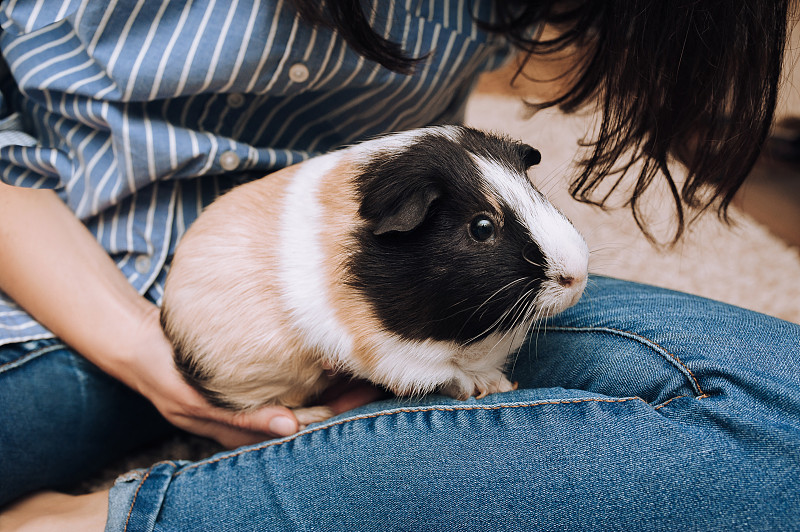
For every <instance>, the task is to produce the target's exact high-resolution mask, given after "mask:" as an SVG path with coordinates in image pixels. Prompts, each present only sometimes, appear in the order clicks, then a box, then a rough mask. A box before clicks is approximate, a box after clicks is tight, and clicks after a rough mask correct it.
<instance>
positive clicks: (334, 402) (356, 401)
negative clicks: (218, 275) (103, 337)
mask: <svg viewBox="0 0 800 532" xmlns="http://www.w3.org/2000/svg"><path fill="white" fill-rule="evenodd" d="M158 312H159V311H158V308H157V307H155V306H151V308H150V309H149V310H148V311H147V312H146V313H145V315H144V318H143V319H142V321H141V323H140V327H139V328H138V330H133V331H131V339H132V340H131V342H130V343H129V344H128V345H129V346H130V347H131V348H130V349H129V352H125V351H124V350H123V352H122V353H121V358H119V359H118V360H117V362H116V368H117V369H115V370H114V373H116V376H117V377H118V378H119V379H120V380H122V381H123V382H125V383H126V384H127V385H128V386H130V387H131V388H133V389H134V390H137V391H138V392H139V393H141V394H142V395H144V396H145V397H147V398H148V399H149V400H150V401H151V402H152V403H153V404H154V405H155V407H156V408H157V409H158V411H159V412H161V414H162V415H163V416H164V417H165V418H166V419H167V420H168V421H169V422H170V423H172V424H173V425H175V426H176V427H179V428H181V429H183V430H186V431H188V432H191V433H193V434H197V435H200V436H205V437H208V438H212V439H214V440H216V441H218V442H219V443H221V444H222V445H224V446H225V447H229V448H232V447H239V446H242V445H247V444H252V443H258V442H261V441H264V440H266V439H269V438H274V437H278V436H288V435H290V434H294V433H295V432H297V430H298V428H299V427H298V423H297V419H296V418H295V416H294V414H293V413H292V411H291V410H289V409H288V408H286V407H282V406H267V407H263V408H261V409H259V410H254V411H248V412H231V411H229V410H225V409H223V408H219V407H216V406H213V405H211V404H210V403H209V402H208V401H207V400H206V399H205V398H204V397H202V396H201V395H200V394H199V393H198V392H197V391H196V390H195V389H194V388H192V387H191V386H190V385H188V384H187V383H186V381H184V379H183V378H182V377H181V375H180V373H179V371H178V369H177V368H176V366H175V364H174V363H173V360H172V346H171V345H170V343H169V341H168V340H167V338H166V337H165V336H164V333H163V332H162V329H161V326H160V324H159V317H158ZM381 393H382V392H380V391H379V390H378V389H376V388H374V387H372V386H368V385H365V384H353V385H352V386H347V385H344V386H343V387H342V388H338V389H337V390H334V393H332V394H331V395H329V396H326V398H325V401H326V405H327V406H329V407H330V408H331V409H332V410H333V411H334V413H336V414H339V413H342V412H345V411H347V410H350V409H352V408H355V407H356V406H361V405H363V404H366V403H368V402H370V401H373V400H375V399H377V398H378V397H379V396H380V395H381Z"/></svg>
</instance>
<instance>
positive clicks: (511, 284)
mask: <svg viewBox="0 0 800 532" xmlns="http://www.w3.org/2000/svg"><path fill="white" fill-rule="evenodd" d="M525 280H526V278H525V277H520V278H519V279H516V280H514V281H511V282H509V283H507V284H506V285H505V286H503V287H501V288H500V289H498V290H496V291H495V292H494V293H493V294H492V295H490V296H489V297H488V298H486V300H485V301H484V302H483V303H481V304H480V305H478V306H477V307H475V309H474V310H473V312H472V314H471V315H470V316H469V318H467V319H466V320H465V321H464V325H463V326H462V328H461V330H460V331H459V334H460V333H461V331H463V330H464V327H466V326H467V324H468V323H469V322H470V321H472V319H473V318H474V317H475V315H476V314H477V313H478V312H479V311H480V310H481V308H483V307H484V306H486V305H488V303H489V302H490V301H491V300H492V299H493V298H495V297H496V296H497V295H499V294H500V293H501V292H502V291H503V290H507V289H509V288H511V287H512V286H514V285H515V284H517V283H520V282H523V281H525ZM515 305H516V303H515ZM465 310H469V309H465ZM488 310H489V309H488V307H486V309H485V310H484V312H483V314H481V317H483V316H484V315H485V314H486V311H488ZM459 312H464V311H463V310H462V311H459ZM456 314H457V313H456ZM454 315H455V314H454ZM504 316H505V313H504V315H503V316H501V318H500V319H498V320H497V321H495V323H493V324H492V325H491V326H489V327H488V328H487V329H486V330H484V331H483V332H481V333H480V334H478V335H477V336H475V337H473V338H471V339H469V340H468V342H472V341H475V340H476V339H477V338H480V337H481V336H483V335H484V334H486V333H487V332H488V331H490V330H491V329H492V328H494V327H495V326H496V325H497V324H498V323H501V322H502V320H503V318H504Z"/></svg>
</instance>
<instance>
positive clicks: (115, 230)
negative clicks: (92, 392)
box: [0, 0, 509, 344]
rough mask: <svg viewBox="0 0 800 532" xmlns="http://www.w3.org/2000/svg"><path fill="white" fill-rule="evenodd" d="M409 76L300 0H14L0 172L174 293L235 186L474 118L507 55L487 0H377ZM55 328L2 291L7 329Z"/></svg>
mask: <svg viewBox="0 0 800 532" xmlns="http://www.w3.org/2000/svg"><path fill="white" fill-rule="evenodd" d="M365 6H366V7H367V9H369V11H368V12H369V13H371V16H372V19H371V20H372V25H373V28H376V30H377V31H380V32H382V33H383V34H384V35H385V36H387V37H388V38H390V39H392V40H394V41H396V42H399V43H401V44H402V46H403V48H404V49H405V50H406V51H408V52H410V53H411V54H412V55H414V56H422V55H424V54H429V58H428V60H427V61H425V62H423V63H421V64H420V65H419V68H418V69H417V71H416V72H415V73H414V74H413V75H411V76H403V75H399V74H396V73H394V72H390V71H388V70H386V69H384V68H382V67H380V65H377V64H375V63H373V62H371V61H368V60H365V59H363V58H362V57H359V56H358V55H357V54H355V53H354V52H353V51H352V50H350V49H349V48H348V47H347V46H346V45H345V43H344V41H343V40H342V39H341V37H339V36H338V35H337V34H335V33H333V32H331V31H330V30H328V29H326V28H312V27H309V26H308V25H306V24H304V23H302V22H301V21H300V20H299V19H298V18H297V16H296V13H295V11H294V9H293V7H292V5H291V3H290V2H289V1H288V0H226V1H222V0H219V1H218V0H186V1H176V0H139V1H135V0H111V1H98V0H63V1H58V0H9V1H7V2H4V3H3V4H2V6H0V51H2V55H3V58H4V60H5V62H6V63H7V65H8V69H7V70H6V69H4V68H0V87H3V90H4V92H3V93H2V94H0V179H2V180H3V181H4V182H6V183H9V184H13V185H18V186H26V187H37V188H41V187H47V188H55V189H57V190H58V193H59V195H60V196H61V197H62V199H63V200H64V201H65V202H66V203H67V204H68V205H69V207H70V208H71V209H72V210H73V211H74V212H75V213H76V215H77V216H78V217H79V218H80V219H81V220H83V221H84V223H85V224H86V225H87V226H88V227H89V229H90V230H91V232H92V233H93V234H94V235H95V236H96V238H97V240H98V242H100V243H101V245H102V246H103V247H104V248H105V249H106V250H107V251H108V253H109V254H110V255H111V256H112V257H113V258H114V259H115V261H116V262H117V264H118V265H119V267H120V269H121V270H122V271H123V273H124V274H125V275H126V276H127V278H128V279H129V280H130V282H131V283H132V284H133V285H134V286H135V287H136V288H137V289H138V290H139V291H140V293H142V294H144V295H146V296H147V297H148V298H150V299H151V300H153V301H155V302H156V303H158V302H159V301H160V299H161V294H162V286H163V281H164V277H165V275H166V269H167V267H168V262H169V258H170V256H171V253H172V251H173V250H174V247H175V244H176V243H177V241H178V240H179V238H180V236H181V235H182V234H183V232H184V231H185V229H186V227H188V226H189V224H191V222H192V221H193V220H194V219H195V218H196V217H197V216H198V214H199V213H200V211H201V210H202V208H203V207H204V206H205V205H208V203H210V202H211V201H212V200H213V199H214V198H215V197H217V196H218V195H219V194H220V193H221V192H223V191H225V190H227V189H228V188H230V187H232V186H234V185H236V184H238V183H240V182H242V181H244V180H247V179H251V178H254V177H260V176H263V175H265V174H267V173H269V172H271V171H274V170H276V169H279V168H283V167H285V166H287V165H290V164H293V163H296V162H299V161H301V160H304V159H306V158H308V157H311V156H313V155H316V154H319V153H322V152H325V151H328V150H331V149H333V148H336V147H338V146H342V145H345V144H350V143H353V142H356V141H358V140H361V139H364V138H368V137H370V136H374V135H377V134H382V133H386V132H390V131H398V130H405V129H409V128H414V127H419V126H423V125H429V124H435V123H451V122H456V121H458V120H459V119H460V118H461V113H462V112H463V100H464V98H465V96H466V94H467V93H468V91H469V89H470V88H471V87H472V85H473V83H474V80H475V77H476V75H477V74H478V73H480V72H481V71H483V70H487V69H491V68H494V67H496V66H498V64H499V62H500V61H502V60H503V59H505V58H506V57H507V56H508V54H509V48H508V46H507V45H506V43H503V42H499V41H498V40H497V39H494V38H491V37H490V36H489V35H487V34H486V33H485V32H483V31H482V30H480V29H479V28H478V27H477V25H476V24H475V23H474V21H473V18H472V15H471V13H470V12H469V11H470V10H471V9H472V10H474V11H475V14H476V15H478V16H479V17H481V18H483V19H484V20H486V19H489V18H490V14H491V6H490V1H489V0H470V1H467V0H424V1H422V0H365ZM48 336H51V335H50V333H49V332H48V331H46V330H45V329H44V328H43V327H41V326H40V325H39V324H38V323H36V321H35V320H33V319H32V318H31V317H30V316H28V315H27V314H26V313H25V312H24V311H23V310H21V309H19V308H18V307H17V306H16V305H15V304H14V303H13V302H12V301H10V300H9V299H8V298H7V297H6V296H4V295H3V294H2V292H0V344H4V343H9V342H15V341H22V340H27V339H32V338H43V337H48Z"/></svg>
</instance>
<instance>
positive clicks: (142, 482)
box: [122, 460, 175, 532]
mask: <svg viewBox="0 0 800 532" xmlns="http://www.w3.org/2000/svg"><path fill="white" fill-rule="evenodd" d="M161 464H172V465H173V466H174V465H175V462H173V461H172V460H164V461H163V462H158V463H156V464H153V465H152V466H150V469H148V470H147V473H145V474H144V476H143V477H142V480H140V481H139V485H138V486H137V487H136V491H135V492H134V493H133V499H132V500H131V505H130V508H128V515H127V517H126V518H125V528H123V529H122V530H123V532H127V530H128V525H129V524H130V521H131V516H132V515H133V507H134V506H136V499H137V498H138V497H139V490H141V489H142V486H144V483H145V481H146V480H147V478H148V477H149V476H150V473H152V472H153V469H155V468H156V466H159V465H161Z"/></svg>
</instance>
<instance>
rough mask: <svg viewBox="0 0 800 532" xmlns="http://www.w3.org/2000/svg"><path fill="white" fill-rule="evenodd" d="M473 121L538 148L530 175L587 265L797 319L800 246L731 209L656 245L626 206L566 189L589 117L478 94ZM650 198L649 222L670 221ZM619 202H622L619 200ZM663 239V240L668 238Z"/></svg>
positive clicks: (662, 204)
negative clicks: (592, 200) (530, 111)
mask: <svg viewBox="0 0 800 532" xmlns="http://www.w3.org/2000/svg"><path fill="white" fill-rule="evenodd" d="M467 122H468V123H469V124H470V125H473V126H475V127H478V128H481V129H486V130H491V131H499V132H503V133H506V134H508V135H510V136H512V137H515V138H520V139H522V140H524V141H526V142H528V143H529V144H531V145H532V146H535V147H536V148H538V149H539V150H540V151H541V153H542V163H541V164H540V165H539V166H538V167H537V168H536V169H535V170H534V171H533V173H532V174H531V175H532V179H533V180H534V183H535V184H536V186H537V187H538V188H539V189H540V190H541V191H542V192H544V193H545V194H546V195H547V196H548V197H549V198H550V200H551V201H552V202H553V203H555V204H556V205H557V206H558V207H559V208H560V209H561V210H562V211H563V212H564V213H565V214H566V215H567V216H568V217H569V218H570V219H571V220H572V222H573V223H574V224H575V226H576V227H577V228H578V229H579V230H580V232H581V233H582V234H583V236H584V238H585V239H586V241H587V242H588V244H589V249H590V251H591V258H590V262H589V270H590V271H591V272H593V273H598V274H603V275H609V276H613V277H618V278H622V279H628V280H632V281H639V282H643V283H648V284H653V285H657V286H662V287H666V288H671V289H675V290H681V291H684V292H689V293H692V294H697V295H701V296H704V297H709V298H712V299H716V300H719V301H724V302H726V303H731V304H734V305H738V306H741V307H745V308H748V309H751V310H756V311H759V312H763V313H765V314H769V315H772V316H777V317H779V318H782V319H784V320H788V321H793V322H795V323H800V252H798V249H797V248H792V247H789V246H788V245H787V244H785V243H784V242H783V241H782V240H780V239H779V238H777V237H775V236H773V235H772V234H771V233H770V232H769V231H768V230H767V229H765V228H764V227H762V226H760V225H759V224H757V223H756V222H754V221H753V220H752V219H750V218H749V217H747V216H746V215H744V214H743V213H741V212H740V211H737V210H735V209H732V210H731V219H732V220H733V222H734V225H733V226H732V227H729V226H727V225H725V224H723V223H721V222H720V221H719V220H718V219H717V217H716V216H715V215H714V214H711V215H708V216H705V217H704V218H701V219H700V220H699V221H698V222H697V223H696V224H695V225H693V226H692V227H691V230H690V232H689V234H688V235H687V236H686V237H685V238H684V239H683V240H682V241H681V242H680V243H679V244H677V245H676V246H674V247H672V248H664V247H662V248H659V247H656V246H654V245H652V244H651V243H649V242H648V241H647V240H646V239H645V238H644V236H643V235H642V234H641V232H640V231H639V229H638V228H637V227H636V224H635V223H634V221H633V218H632V217H631V213H630V211H629V209H627V208H619V209H616V210H613V211H611V212H605V211H602V210H600V209H597V208H595V207H591V206H588V205H584V204H581V203H578V202H576V201H574V200H573V199H572V198H571V197H570V196H569V194H568V193H567V186H568V183H569V181H570V176H571V175H574V171H575V170H574V166H573V165H572V161H573V159H574V158H575V157H576V155H577V154H578V153H579V152H578V150H579V147H578V143H577V141H578V139H580V138H581V137H583V136H584V135H585V133H586V131H587V128H588V127H589V124H590V121H589V119H588V118H587V117H585V116H569V117H567V116H564V115H562V114H560V113H558V112H556V111H552V110H547V111H543V112H541V113H538V114H536V115H534V116H533V117H532V118H526V117H525V112H524V109H523V105H522V104H521V103H520V101H519V99H517V98H514V97H510V96H499V95H496V94H488V93H480V94H476V95H475V96H473V98H472V99H471V100H470V104H469V107H468V109H467ZM650 196H651V197H649V199H648V205H649V207H650V209H649V211H650V212H651V213H652V219H653V220H656V222H657V223H655V224H654V227H655V228H656V229H658V230H661V231H662V234H664V235H667V234H668V233H669V231H670V228H671V227H672V223H671V216H672V211H671V202H672V200H671V198H669V197H667V196H666V195H664V194H660V193H659V192H658V191H654V193H653V194H651V195H650ZM619 203H622V202H621V201H620V202H619ZM667 240H668V239H667Z"/></svg>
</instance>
